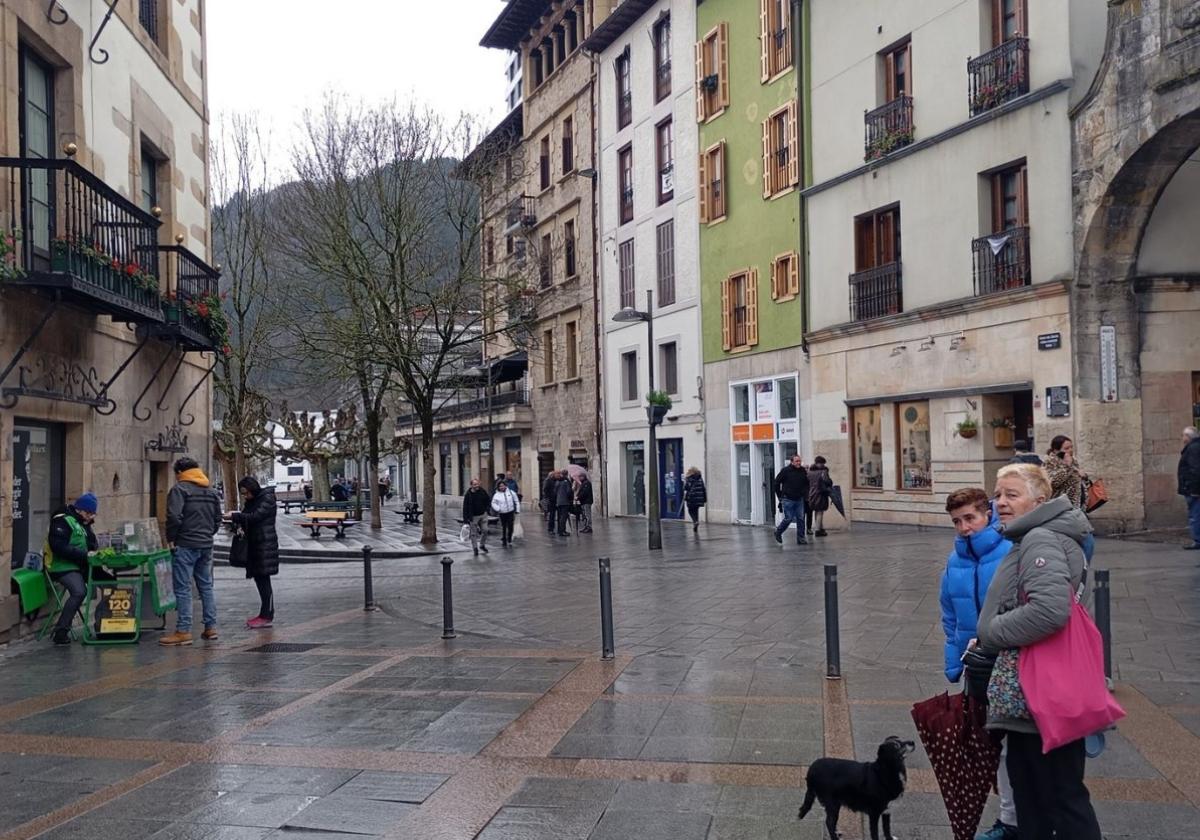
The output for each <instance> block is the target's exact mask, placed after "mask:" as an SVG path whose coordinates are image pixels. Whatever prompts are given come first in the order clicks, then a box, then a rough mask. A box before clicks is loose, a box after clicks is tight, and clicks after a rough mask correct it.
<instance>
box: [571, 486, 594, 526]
mask: <svg viewBox="0 0 1200 840" xmlns="http://www.w3.org/2000/svg"><path fill="white" fill-rule="evenodd" d="M594 501H595V497H594V495H593V492H592V480H591V479H590V478H588V476H587V473H584V474H583V475H581V476H580V477H579V483H578V484H577V485H576V486H575V502H576V504H578V505H579V517H580V519H582V527H581V526H580V519H576V521H575V530H576V531H578V532H579V533H581V534H590V533H592V504H593V502H594Z"/></svg>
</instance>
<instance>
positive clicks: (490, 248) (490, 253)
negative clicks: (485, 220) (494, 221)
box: [483, 225, 496, 266]
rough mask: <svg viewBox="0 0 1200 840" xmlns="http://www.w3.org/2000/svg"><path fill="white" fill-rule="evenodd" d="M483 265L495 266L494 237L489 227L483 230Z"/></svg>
mask: <svg viewBox="0 0 1200 840" xmlns="http://www.w3.org/2000/svg"><path fill="white" fill-rule="evenodd" d="M483 264H484V265H486V266H493V265H495V264H496V235H495V231H493V230H492V226H491V225H488V226H487V227H485V228H484V229H483Z"/></svg>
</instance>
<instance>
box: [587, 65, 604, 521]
mask: <svg viewBox="0 0 1200 840" xmlns="http://www.w3.org/2000/svg"><path fill="white" fill-rule="evenodd" d="M589 61H590V62H591V76H592V80H591V84H589V85H588V105H589V107H590V108H591V111H590V113H591V115H592V130H591V135H592V137H591V142H592V171H593V173H595V174H593V176H592V177H591V178H589V179H588V180H589V181H591V184H592V346H593V351H594V353H595V359H596V365H595V370H596V377H595V380H596V456H597V457H598V458H599V459H600V486H601V487H603V488H604V492H602V493H601V494H600V515H601V516H608V459H607V457H605V449H604V440H605V435H606V434H607V430H606V429H605V423H604V400H603V398H602V393H603V392H602V390H601V383H600V377H601V372H602V371H603V369H604V364H603V362H604V355H603V353H604V346H603V344H602V341H601V339H602V337H603V332H602V331H601V329H600V310H601V307H600V257H599V249H600V231H601V228H600V207H599V204H598V202H597V200H596V192H597V184H598V182H599V181H600V166H599V161H600V154H599V149H597V148H596V142H597V140H596V138H597V135H599V133H600V126H599V125H598V124H597V120H599V114H598V113H597V112H596V82H597V70H596V66H597V64H598V63H599V57H598V56H596V55H595V54H594V53H593V54H591V55H590V56H589Z"/></svg>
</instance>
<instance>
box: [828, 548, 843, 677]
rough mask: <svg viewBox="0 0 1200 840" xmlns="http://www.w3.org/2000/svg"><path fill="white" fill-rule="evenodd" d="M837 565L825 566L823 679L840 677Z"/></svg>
mask: <svg viewBox="0 0 1200 840" xmlns="http://www.w3.org/2000/svg"><path fill="white" fill-rule="evenodd" d="M837 589H838V587H837V566H826V567H825V679H828V680H840V679H841V678H842V641H841V637H840V633H839V632H838V591H837Z"/></svg>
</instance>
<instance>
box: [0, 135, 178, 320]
mask: <svg viewBox="0 0 1200 840" xmlns="http://www.w3.org/2000/svg"><path fill="white" fill-rule="evenodd" d="M159 224H160V223H159V221H158V219H156V218H154V217H153V216H151V215H150V214H149V213H146V212H145V211H143V210H141V209H140V208H139V207H138V206H137V205H135V204H133V203H132V202H131V201H129V200H128V199H126V198H125V197H123V196H122V195H121V194H120V193H118V192H117V191H116V190H114V189H113V188H112V187H110V186H109V185H108V184H106V183H104V182H103V181H101V180H100V179H99V178H97V177H96V176H95V175H93V174H92V173H91V172H88V171H87V170H86V169H84V168H83V167H82V166H80V165H79V164H78V163H76V162H75V161H74V160H71V159H67V158H61V159H54V160H44V159H37V158H0V228H2V229H3V230H4V231H5V233H6V234H7V238H10V239H11V240H12V241H13V244H12V246H11V248H12V251H13V253H12V256H11V260H10V262H9V267H8V268H7V269H5V279H6V282H10V283H15V284H20V285H25V286H33V287H48V288H55V289H58V290H61V291H62V292H63V293H64V294H66V295H67V296H69V297H71V298H73V299H75V300H76V302H79V303H83V304H84V305H88V306H90V307H91V308H93V309H95V310H97V311H100V312H103V313H105V314H108V315H111V316H113V318H115V319H117V320H125V321H131V322H136V321H161V320H162V311H161V309H160V307H159V279H158V278H159V274H158V252H157V248H158V242H157V240H158V227H159ZM10 274H11V275H12V276H8V275H10Z"/></svg>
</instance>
